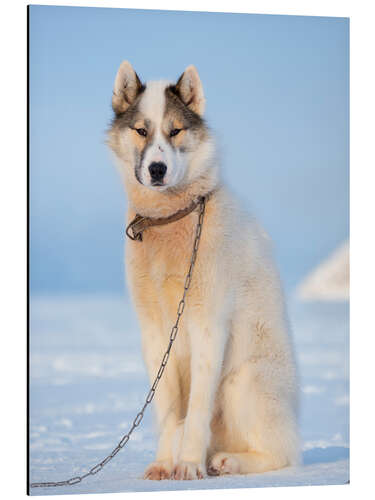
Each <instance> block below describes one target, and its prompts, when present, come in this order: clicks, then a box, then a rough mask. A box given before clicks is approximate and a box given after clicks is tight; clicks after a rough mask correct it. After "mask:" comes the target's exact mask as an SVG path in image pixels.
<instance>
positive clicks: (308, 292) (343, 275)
mask: <svg viewBox="0 0 375 500" xmlns="http://www.w3.org/2000/svg"><path fill="white" fill-rule="evenodd" d="M349 260H350V259H349V240H348V241H346V242H345V243H343V244H342V245H340V246H339V247H338V248H337V249H336V250H335V251H334V252H333V253H332V254H331V255H330V256H329V257H328V258H327V259H325V260H323V262H321V263H320V264H319V265H318V267H316V268H315V269H314V270H313V271H311V273H309V274H308V275H307V276H306V278H305V279H304V280H303V281H302V283H301V284H300V285H299V287H298V288H297V296H298V298H299V299H301V300H306V301H316V300H318V301H326V300H332V301H340V300H349V291H350V290H349V289H350V286H349V278H350V276H349V275H350V271H349Z"/></svg>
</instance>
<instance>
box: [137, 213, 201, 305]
mask: <svg viewBox="0 0 375 500" xmlns="http://www.w3.org/2000/svg"><path fill="white" fill-rule="evenodd" d="M195 219H196V217H195V214H191V215H189V216H187V217H185V218H184V219H183V220H180V221H177V222H173V223H171V224H168V225H166V226H161V227H153V228H150V229H149V230H148V234H147V235H145V239H144V242H143V244H144V245H145V250H146V255H147V259H146V260H147V264H148V270H149V277H150V279H151V280H152V281H153V282H154V284H155V286H157V287H158V288H160V289H161V288H163V287H172V288H174V287H175V286H177V287H178V285H179V284H180V282H182V283H183V282H184V280H185V276H186V273H187V271H188V269H189V265H190V259H191V252H192V249H193V243H194V230H195V224H194V222H195ZM179 291H180V293H182V292H183V290H182V289H181V290H179ZM176 292H177V290H176ZM176 300H177V296H176Z"/></svg>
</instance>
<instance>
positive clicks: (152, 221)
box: [125, 192, 212, 241]
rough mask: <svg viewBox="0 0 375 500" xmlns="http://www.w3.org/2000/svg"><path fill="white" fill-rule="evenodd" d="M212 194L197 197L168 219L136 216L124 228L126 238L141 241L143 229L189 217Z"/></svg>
mask: <svg viewBox="0 0 375 500" xmlns="http://www.w3.org/2000/svg"><path fill="white" fill-rule="evenodd" d="M211 194H212V192H211V193H208V194H206V195H205V196H199V197H198V198H197V199H196V200H193V201H192V202H191V203H190V205H189V206H188V207H186V208H183V209H182V210H179V211H178V212H175V213H174V214H172V215H170V216H169V217H159V218H153V217H143V216H142V215H139V214H137V215H136V216H135V217H134V219H133V220H132V221H131V222H130V224H129V225H128V226H127V228H126V231H125V232H126V236H128V238H130V239H131V240H133V241H135V240H138V241H142V239H143V237H142V233H143V231H144V230H145V229H147V228H149V227H152V226H163V225H165V224H170V223H171V222H176V221H178V220H180V219H182V218H183V217H186V215H189V214H190V213H191V212H193V210H195V209H196V208H197V206H198V205H200V204H201V203H204V202H205V201H206V200H207V199H208V198H209V196H210V195H211ZM130 230H132V233H133V234H131V233H130Z"/></svg>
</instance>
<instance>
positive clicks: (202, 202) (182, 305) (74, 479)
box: [30, 197, 206, 488]
mask: <svg viewBox="0 0 375 500" xmlns="http://www.w3.org/2000/svg"><path fill="white" fill-rule="evenodd" d="M205 203H206V199H205V198H204V197H201V198H200V200H199V219H198V223H197V227H196V231H195V239H194V246H193V251H192V254H191V259H190V266H189V271H188V273H187V275H186V278H185V283H184V293H183V295H182V299H181V300H180V302H179V304H178V307H177V319H176V322H175V324H174V325H173V327H172V330H171V333H170V337H169V344H168V347H167V350H166V351H165V353H164V356H163V358H162V361H161V363H160V367H159V370H158V372H157V374H156V377H155V380H154V382H153V384H152V386H151V389H150V390H149V392H148V394H147V397H146V401H145V404H144V405H143V407H142V409H141V411H140V412H139V413H137V415H136V417H135V419H134V420H133V424H132V426H131V428H130V429H129V431H128V432H127V434H125V435H124V436H123V437H122V439H121V441H120V442H119V443H118V445H117V446H116V448H114V449H113V451H112V452H111V453H110V454H109V455H108V456H107V457H105V458H104V460H102V461H101V462H99V463H98V464H96V465H95V466H94V467H92V468H91V469H90V470H89V471H88V472H86V474H83V475H82V476H76V477H72V478H70V479H67V480H65V481H56V482H53V481H50V482H45V483H31V484H30V487H31V488H43V487H53V486H70V485H73V484H77V483H80V482H81V481H82V480H83V479H85V478H86V477H88V476H93V475H95V474H97V473H98V472H99V471H101V470H102V468H103V467H104V466H105V465H106V464H107V463H108V462H109V461H110V460H112V458H113V457H114V456H116V455H117V453H118V452H119V451H120V450H121V449H122V448H123V447H124V446H125V445H126V443H127V442H128V441H129V439H130V436H131V434H132V432H133V431H134V429H135V428H136V427H138V425H139V424H140V423H141V421H142V419H143V415H144V412H145V410H146V408H147V406H148V405H149V404H150V403H151V401H152V400H153V397H154V395H155V391H156V388H157V386H158V383H159V381H160V379H161V377H162V375H163V372H164V369H165V367H166V365H167V362H168V359H169V354H170V351H171V348H172V345H173V342H174V341H175V339H176V336H177V332H178V325H179V322H180V318H181V316H182V313H183V312H184V309H185V299H186V295H187V292H188V290H189V287H190V284H191V278H192V274H193V269H194V264H195V261H196V258H197V253H198V247H199V242H200V237H201V234H202V225H203V218H204V211H205Z"/></svg>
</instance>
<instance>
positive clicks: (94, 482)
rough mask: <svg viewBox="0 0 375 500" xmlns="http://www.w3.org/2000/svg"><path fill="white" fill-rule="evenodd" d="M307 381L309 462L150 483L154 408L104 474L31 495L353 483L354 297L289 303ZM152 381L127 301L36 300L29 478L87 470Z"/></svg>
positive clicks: (122, 429)
mask: <svg viewBox="0 0 375 500" xmlns="http://www.w3.org/2000/svg"><path fill="white" fill-rule="evenodd" d="M289 309H290V316H291V321H292V325H293V330H294V337H295V345H296V352H297V359H298V363H299V371H300V377H301V432H302V444H303V462H304V463H303V465H301V466H299V467H293V468H286V469H283V470H280V471H276V472H269V473H264V474H252V475H247V476H239V475H236V476H222V477H209V478H206V479H204V480H200V481H199V480H197V481H169V480H168V481H145V480H143V479H142V473H143V470H144V469H145V467H146V465H147V464H148V463H149V462H150V461H152V460H153V457H154V452H155V448H156V436H155V429H154V428H153V418H152V416H153V415H152V414H153V411H152V409H149V410H147V412H146V415H145V418H144V419H143V421H142V423H141V425H140V426H139V427H138V428H137V429H136V430H135V432H134V433H133V435H132V438H131V440H130V441H129V442H128V444H127V446H126V447H125V448H124V449H123V450H122V451H121V452H120V453H119V454H118V455H117V456H116V457H115V458H114V459H113V460H112V461H111V462H109V463H108V464H107V465H106V467H105V468H104V469H103V470H102V471H101V472H100V473H98V474H97V475H95V476H90V477H88V478H87V479H85V480H84V482H82V483H80V484H77V485H74V486H66V487H59V488H37V489H32V490H30V492H31V494H32V495H48V494H54V495H55V494H68V493H100V492H121V491H153V490H182V489H210V488H251V487H264V486H293V485H296V486H297V485H318V484H319V485H321V484H344V483H346V482H347V481H348V480H349V353H348V351H349V306H348V303H332V302H328V303H323V302H322V303H311V304H306V303H298V302H297V301H293V302H292V303H291V305H290V308H289ZM148 388H149V385H148V379H147V376H146V372H145V368H144V365H143V361H142V357H141V351H140V336H139V329H138V325H137V322H136V319H135V316H134V312H133V310H132V307H131V305H130V303H129V301H128V299H126V298H123V297H119V296H105V297H103V296H70V297H52V298H42V297H33V298H31V301H30V422H29V424H30V479H31V482H37V481H60V480H64V479H68V478H70V477H73V476H76V475H80V474H83V473H85V472H87V471H88V470H89V469H90V468H91V467H92V466H93V465H95V464H96V463H98V462H99V461H101V460H102V459H103V458H104V457H105V456H106V455H107V454H108V453H109V452H110V451H111V450H112V449H113V448H114V447H115V446H116V445H117V443H118V441H119V440H120V439H121V437H122V435H123V434H125V433H126V431H127V430H128V428H129V427H130V425H131V422H132V420H133V418H134V416H135V415H136V413H137V412H138V411H139V409H140V408H141V406H142V404H143V402H144V399H145V395H146V394H147V391H148Z"/></svg>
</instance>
